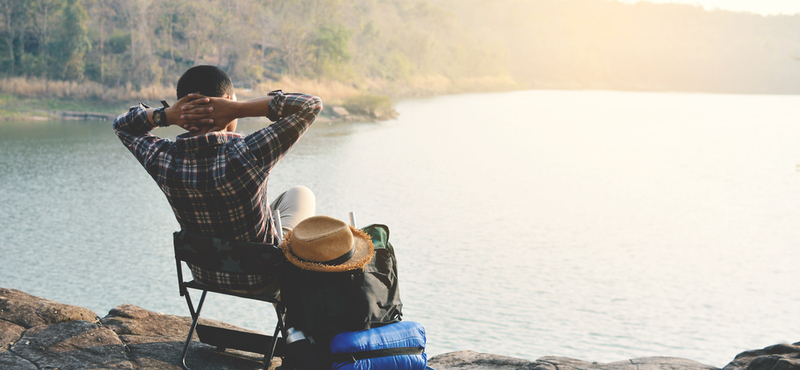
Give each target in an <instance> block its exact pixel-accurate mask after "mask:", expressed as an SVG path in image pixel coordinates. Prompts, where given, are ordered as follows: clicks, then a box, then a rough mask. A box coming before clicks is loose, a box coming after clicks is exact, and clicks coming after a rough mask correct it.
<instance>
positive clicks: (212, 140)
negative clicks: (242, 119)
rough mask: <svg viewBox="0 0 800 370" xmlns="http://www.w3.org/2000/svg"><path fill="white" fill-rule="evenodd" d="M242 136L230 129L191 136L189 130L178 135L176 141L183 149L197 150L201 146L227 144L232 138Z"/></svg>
mask: <svg viewBox="0 0 800 370" xmlns="http://www.w3.org/2000/svg"><path fill="white" fill-rule="evenodd" d="M238 137H242V135H241V134H238V133H235V132H230V131H211V132H209V133H207V134H204V135H197V136H191V134H189V133H188V132H186V133H183V134H180V135H178V137H177V138H176V143H177V144H178V148H180V149H181V150H197V149H200V148H205V147H210V146H216V145H221V144H225V143H227V142H228V141H230V140H231V139H234V138H238Z"/></svg>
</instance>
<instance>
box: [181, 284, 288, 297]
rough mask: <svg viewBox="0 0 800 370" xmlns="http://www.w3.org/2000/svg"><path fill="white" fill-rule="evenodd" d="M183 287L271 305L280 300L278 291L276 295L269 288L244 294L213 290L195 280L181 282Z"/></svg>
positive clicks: (219, 289) (218, 289)
mask: <svg viewBox="0 0 800 370" xmlns="http://www.w3.org/2000/svg"><path fill="white" fill-rule="evenodd" d="M183 285H184V286H185V287H187V288H192V289H197V290H207V291H209V292H213V293H219V294H225V295H232V296H235V297H239V298H247V299H255V300H258V301H264V302H271V303H278V302H280V298H278V297H279V293H280V291H279V292H278V294H276V293H274V292H273V289H272V287H270V286H267V287H265V289H264V291H261V292H259V291H256V292H253V293H244V292H237V291H230V290H226V289H221V288H215V287H212V286H210V285H206V284H203V283H200V282H198V281H197V280H192V281H186V282H183Z"/></svg>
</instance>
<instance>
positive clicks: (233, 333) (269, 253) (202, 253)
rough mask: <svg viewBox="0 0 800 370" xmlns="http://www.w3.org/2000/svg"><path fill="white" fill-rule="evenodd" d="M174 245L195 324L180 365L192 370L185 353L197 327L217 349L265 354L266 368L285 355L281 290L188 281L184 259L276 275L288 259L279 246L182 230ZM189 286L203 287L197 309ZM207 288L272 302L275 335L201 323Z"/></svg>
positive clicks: (180, 281)
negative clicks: (235, 289) (231, 287)
mask: <svg viewBox="0 0 800 370" xmlns="http://www.w3.org/2000/svg"><path fill="white" fill-rule="evenodd" d="M279 230H280V229H279ZM174 245H175V264H176V266H177V270H178V287H179V289H180V294H181V296H183V297H185V298H186V304H187V305H188V306H189V312H190V313H191V315H192V325H191V327H190V329H189V335H188V336H187V337H186V343H184V345H183V353H181V366H182V367H183V368H184V369H186V370H189V368H188V367H187V366H186V355H187V352H188V350H189V343H190V342H191V340H192V335H193V334H194V331H195V330H197V336H198V337H199V338H200V342H202V343H206V344H210V345H213V346H216V347H217V349H218V350H222V351H224V350H225V349H226V348H233V349H238V350H243V351H248V352H253V353H262V354H264V368H265V369H267V368H269V365H270V361H272V357H273V356H279V357H281V356H282V352H283V347H284V344H283V342H284V340H283V338H285V337H286V328H285V327H284V321H283V320H284V313H285V309H284V307H283V305H282V304H281V302H280V300H279V298H278V294H279V291H268V292H264V293H256V294H245V293H236V292H231V291H227V290H224V289H219V288H215V287H210V286H208V285H204V284H201V283H199V282H197V281H195V280H191V281H185V280H184V278H183V271H182V266H181V262H184V263H187V264H189V263H191V264H192V265H195V266H198V267H200V268H204V269H208V270H216V271H223V272H230V273H240V274H253V275H266V276H273V277H275V276H276V274H277V273H278V272H279V271H280V268H281V265H282V264H283V261H285V257H284V256H283V253H281V251H280V250H279V249H278V248H277V247H275V246H273V245H269V244H261V243H249V242H237V241H224V240H221V239H218V238H209V237H206V236H202V235H199V234H195V233H191V232H187V231H183V230H182V231H179V232H176V233H174ZM189 289H196V290H199V291H202V294H201V295H200V301H199V302H198V304H197V309H195V308H194V305H193V304H192V299H191V296H190V295H189ZM208 292H213V293H217V294H226V295H231V296H235V297H239V298H246V299H255V300H259V301H264V302H269V303H272V304H273V305H274V307H275V313H276V314H277V316H278V323H277V324H276V325H275V332H274V333H273V336H271V337H270V336H266V335H261V334H255V333H247V332H242V331H237V330H231V329H225V328H219V327H214V326H207V325H201V324H198V320H199V319H200V310H201V309H202V308H203V302H204V301H205V298H206V294H207V293H208ZM278 334H281V336H282V338H280V339H279V338H278Z"/></svg>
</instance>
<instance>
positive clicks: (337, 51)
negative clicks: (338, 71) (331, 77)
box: [312, 24, 350, 77]
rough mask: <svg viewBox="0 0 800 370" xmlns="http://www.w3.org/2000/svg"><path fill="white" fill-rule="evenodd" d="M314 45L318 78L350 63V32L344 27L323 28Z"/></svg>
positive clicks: (337, 25)
mask: <svg viewBox="0 0 800 370" xmlns="http://www.w3.org/2000/svg"><path fill="white" fill-rule="evenodd" d="M312 45H313V46H314V62H315V63H314V66H315V68H314V69H315V72H316V74H317V77H321V76H323V75H325V74H326V73H327V72H328V71H329V70H331V69H334V68H336V67H339V66H341V65H342V64H344V63H345V62H349V61H350V53H349V52H348V48H349V47H350V30H349V29H347V27H345V26H344V25H341V24H336V25H333V26H323V27H322V28H320V30H319V31H318V33H317V38H316V40H314V41H313V42H312Z"/></svg>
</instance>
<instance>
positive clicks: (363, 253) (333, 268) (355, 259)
mask: <svg viewBox="0 0 800 370" xmlns="http://www.w3.org/2000/svg"><path fill="white" fill-rule="evenodd" d="M350 232H351V233H353V241H354V244H355V246H354V247H353V248H354V249H355V251H354V252H353V256H352V257H351V258H350V259H349V260H347V261H345V262H343V263H341V264H338V265H325V264H322V263H316V262H311V261H306V260H303V259H301V258H299V257H297V256H296V255H295V254H294V252H292V246H291V243H290V242H289V241H290V240H292V231H291V230H290V231H289V232H288V233H287V234H286V235H285V237H284V240H283V243H281V245H280V249H281V250H282V251H283V254H284V255H285V256H286V259H287V260H288V261H289V262H291V263H292V264H293V265H295V266H297V267H299V268H301V269H303V270H309V271H319V272H344V271H350V270H355V269H363V268H364V266H365V265H366V264H367V263H369V261H371V260H372V257H373V256H375V248H374V246H373V245H372V239H371V238H370V237H369V235H367V233H365V232H363V231H361V230H358V229H356V228H354V227H352V226H350Z"/></svg>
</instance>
